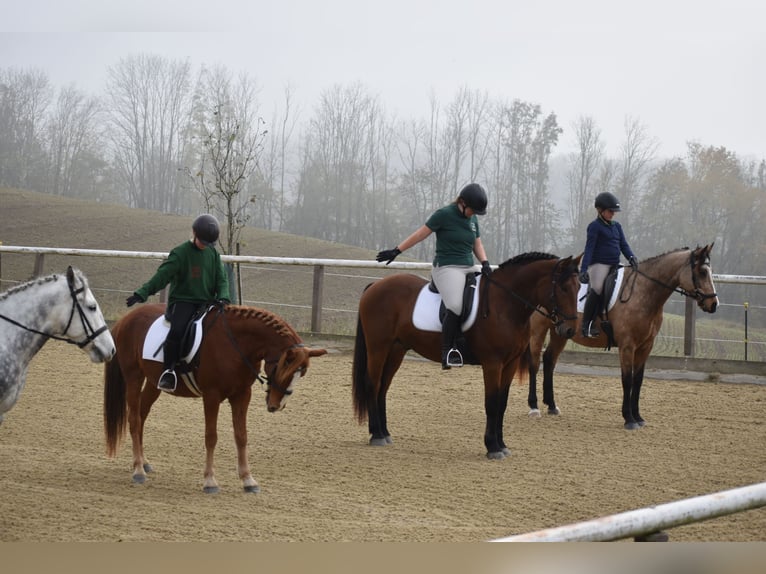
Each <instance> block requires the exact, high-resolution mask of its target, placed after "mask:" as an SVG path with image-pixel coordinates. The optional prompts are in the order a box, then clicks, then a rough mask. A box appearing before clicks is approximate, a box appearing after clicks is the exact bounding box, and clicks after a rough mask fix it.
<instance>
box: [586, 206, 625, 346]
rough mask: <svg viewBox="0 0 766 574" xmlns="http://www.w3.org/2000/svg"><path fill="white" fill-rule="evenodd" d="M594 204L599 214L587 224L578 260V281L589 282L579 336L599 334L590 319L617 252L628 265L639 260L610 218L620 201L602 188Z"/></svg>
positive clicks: (617, 209)
mask: <svg viewBox="0 0 766 574" xmlns="http://www.w3.org/2000/svg"><path fill="white" fill-rule="evenodd" d="M595 205H596V211H598V217H596V219H594V220H593V221H591V222H590V224H589V225H588V235H587V240H586V242H585V254H584V255H583V258H582V261H581V263H580V269H582V271H581V273H580V282H581V283H590V289H589V290H588V298H587V299H586V300H585V309H584V310H583V315H582V336H583V337H586V338H592V337H598V336H599V331H598V329H596V327H595V326H594V325H593V320H594V319H595V318H596V314H597V313H598V312H599V309H600V308H601V305H602V297H603V292H604V281H605V280H606V276H607V274H608V273H609V269H611V268H612V267H613V266H615V265H617V264H619V263H620V253H622V254H623V255H624V256H625V257H626V258H627V259H628V262H629V263H630V265H631V267H633V268H636V267H638V259H637V258H636V256H635V255H634V254H633V250H632V249H631V248H630V245H628V242H627V240H626V239H625V234H624V233H623V231H622V226H621V225H620V224H619V222H617V221H614V219H613V218H614V214H615V213H616V212H618V211H620V202H619V201H618V200H617V198H616V197H615V196H614V195H612V194H611V193H609V192H608V191H605V192H604V193H599V194H598V195H597V196H596V202H595Z"/></svg>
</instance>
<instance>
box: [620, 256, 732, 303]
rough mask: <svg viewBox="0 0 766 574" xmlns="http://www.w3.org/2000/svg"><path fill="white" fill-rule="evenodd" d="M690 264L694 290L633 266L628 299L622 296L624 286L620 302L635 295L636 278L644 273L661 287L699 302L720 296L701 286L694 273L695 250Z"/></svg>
mask: <svg viewBox="0 0 766 574" xmlns="http://www.w3.org/2000/svg"><path fill="white" fill-rule="evenodd" d="M689 265H690V266H691V273H692V284H693V285H694V291H687V290H686V289H684V288H683V287H680V286H679V287H673V286H671V285H668V284H667V283H663V282H662V281H660V280H659V279H656V278H654V277H651V276H650V275H647V274H646V273H644V272H643V271H641V270H640V269H639V268H638V267H635V268H633V273H632V274H631V278H632V281H631V283H630V294H629V295H628V297H627V299H623V298H622V293H623V292H624V291H625V288H623V289H622V290H621V292H620V303H627V302H628V301H630V298H631V297H632V296H633V291H634V290H635V287H636V279H638V275H642V276H643V277H646V278H647V279H648V280H649V281H651V282H652V283H656V284H657V285H659V286H660V287H664V288H665V289H668V290H669V291H673V292H675V293H678V294H680V295H683V296H684V297H690V298H691V299H694V300H695V301H697V302H698V303H702V302H703V301H704V300H705V299H713V298H715V297H718V293H703V292H702V290H701V289H700V286H699V279H697V275H696V274H695V273H694V269H695V267H696V266H697V261H696V259H695V257H694V251H692V252H691V253H690V255H689ZM625 287H627V283H626V284H625Z"/></svg>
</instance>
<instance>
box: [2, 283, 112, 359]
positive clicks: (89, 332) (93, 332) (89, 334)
mask: <svg viewBox="0 0 766 574" xmlns="http://www.w3.org/2000/svg"><path fill="white" fill-rule="evenodd" d="M67 284H68V286H69V294H70V295H71V296H72V310H71V311H70V312H69V320H68V321H67V324H66V327H65V328H64V332H63V333H62V335H66V334H67V331H69V327H71V326H72V319H73V318H74V312H75V309H76V310H77V313H78V315H79V316H80V321H81V322H82V326H83V329H85V334H86V337H85V340H83V341H73V340H72V339H68V338H67V337H63V336H59V335H54V334H52V333H45V332H43V331H38V330H37V329H34V328H32V327H29V326H27V325H23V324H22V323H19V322H18V321H15V320H14V319H11V318H10V317H6V316H5V315H3V314H0V319H4V320H6V321H8V322H9V323H11V324H12V325H15V326H17V327H20V328H21V329H24V330H25V331H29V332H30V333H35V334H37V335H42V336H43V337H46V338H48V339H55V340H57V341H64V342H65V343H69V344H71V345H77V346H78V347H79V348H80V349H82V348H83V347H85V346H86V345H88V344H89V343H90V342H91V341H93V340H94V339H95V338H96V337H98V336H99V335H100V334H101V333H103V332H104V331H106V330H107V329H108V327H107V326H106V325H103V326H102V327H101V328H100V329H94V328H93V327H92V326H91V324H90V321H88V318H87V317H86V316H85V311H83V309H82V306H81V305H80V302H79V301H78V300H77V295H79V294H80V293H83V292H84V291H85V287H84V286H83V287H80V288H79V289H75V288H74V286H73V285H72V284H71V283H69V282H67Z"/></svg>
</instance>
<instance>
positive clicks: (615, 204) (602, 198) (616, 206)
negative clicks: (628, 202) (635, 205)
mask: <svg viewBox="0 0 766 574" xmlns="http://www.w3.org/2000/svg"><path fill="white" fill-rule="evenodd" d="M596 208H597V209H611V210H612V211H620V201H619V200H618V199H617V198H616V197H615V196H614V195H613V194H611V193H609V192H608V191H604V192H603V193H599V194H598V195H597V196H596Z"/></svg>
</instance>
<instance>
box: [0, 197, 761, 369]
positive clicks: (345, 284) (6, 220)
mask: <svg viewBox="0 0 766 574" xmlns="http://www.w3.org/2000/svg"><path fill="white" fill-rule="evenodd" d="M192 220H193V217H184V216H177V215H166V214H163V213H159V212H155V211H147V210H141V209H132V208H129V207H126V206H123V205H110V204H102V203H96V202H92V201H81V200H77V199H70V198H63V197H58V196H52V195H47V194H42V193H36V192H32V191H21V190H17V189H8V188H0V221H2V225H1V227H0V242H2V243H3V244H4V245H21V246H31V247H34V246H37V247H65V248H80V249H109V250H120V251H153V252H167V251H169V250H170V249H172V248H173V247H175V246H176V245H178V244H179V243H181V242H182V241H183V240H184V239H186V238H187V237H189V236H190V229H191V223H192ZM241 254H242V255H259V256H271V257H301V258H321V259H356V260H369V261H372V260H373V258H374V255H375V253H374V252H373V251H370V250H367V249H360V248H356V247H349V246H347V245H341V244H338V243H333V242H328V241H321V240H318V239H312V238H308V237H301V236H297V235H290V234H286V233H276V232H272V231H265V230H262V229H255V228H246V229H244V230H243V233H242V250H241ZM34 264H35V258H34V256H32V255H26V254H11V253H2V254H0V290H5V289H8V288H9V287H11V286H13V285H15V284H16V283H17V282H20V281H26V280H27V279H29V278H30V277H31V276H32V273H33V270H34ZM67 265H73V266H75V267H79V268H80V269H82V270H83V271H84V272H85V274H86V275H87V276H88V278H89V280H90V283H91V286H92V287H93V288H94V290H95V292H96V294H97V296H98V298H99V302H100V303H101V306H102V308H103V310H104V314H105V315H106V316H107V319H108V320H110V321H113V320H116V319H117V318H119V316H121V315H122V314H124V313H125V312H126V309H125V305H124V301H125V297H126V296H127V295H129V294H130V293H131V292H132V290H133V289H135V288H136V287H138V286H140V285H141V284H142V283H143V282H144V281H146V280H147V279H148V278H149V277H151V275H152V274H153V273H154V271H155V270H156V268H157V266H158V265H159V260H148V261H147V260H137V259H114V258H105V257H77V256H61V255H46V256H45V267H44V272H45V273H54V272H61V271H63V270H64V269H65V268H66V266H67ZM388 272H389V273H390V270H389V271H388ZM386 273H387V271H386V270H377V269H354V268H342V269H335V268H327V269H325V282H324V296H323V313H322V331H323V332H324V333H326V334H339V335H350V334H352V333H353V332H354V329H355V325H356V307H357V302H358V300H359V296H360V294H361V292H362V290H363V289H364V287H365V285H367V284H368V283H369V282H370V281H371V280H372V279H373V278H375V277H380V276H383V275H385V274H386ZM242 281H243V286H242V298H243V302H244V303H246V304H251V305H257V306H260V307H264V308H267V309H269V310H271V311H274V312H276V313H278V314H280V315H281V316H282V317H284V318H285V319H286V320H288V321H289V322H290V323H291V324H292V325H293V326H295V328H297V329H298V330H299V331H302V332H307V331H309V330H310V325H311V311H310V307H311V294H312V289H313V269H312V268H311V267H303V266H301V267H291V266H284V265H275V266H264V265H258V266H257V267H256V266H243V268H242ZM683 324H684V319H683V317H681V316H678V315H672V314H670V313H666V314H665V319H664V323H663V328H662V331H661V332H660V336H659V337H658V338H657V340H656V341H655V351H654V353H653V354H660V355H665V356H682V355H683ZM697 338H698V342H697V349H698V356H701V357H709V358H722V359H743V358H744V343H743V339H744V332H743V330H742V328H741V326H739V325H732V324H727V323H726V322H724V321H721V320H719V319H718V317H717V316H711V317H707V316H705V317H700V320H698V322H697ZM748 338H749V341H750V342H751V343H752V344H751V345H750V346H749V352H748V358H749V360H751V361H753V360H756V361H766V344H765V342H766V332H764V331H763V330H755V329H750V332H749V337H748ZM572 348H576V349H579V350H582V349H583V348H582V347H575V346H572Z"/></svg>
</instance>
